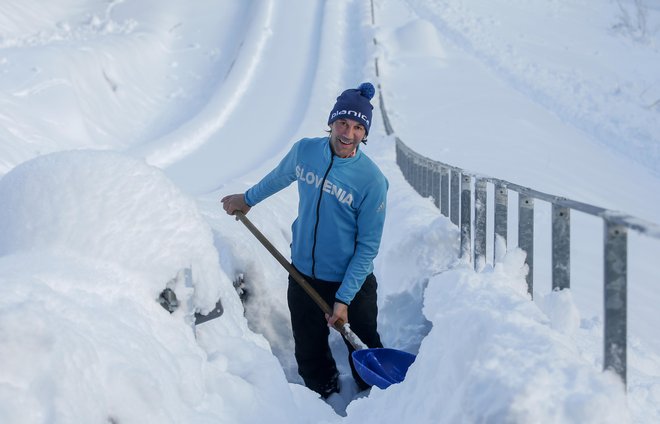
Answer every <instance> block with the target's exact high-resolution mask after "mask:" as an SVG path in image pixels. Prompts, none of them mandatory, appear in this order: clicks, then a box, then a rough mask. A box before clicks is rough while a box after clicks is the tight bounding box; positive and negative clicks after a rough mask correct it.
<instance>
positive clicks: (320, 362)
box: [287, 274, 383, 396]
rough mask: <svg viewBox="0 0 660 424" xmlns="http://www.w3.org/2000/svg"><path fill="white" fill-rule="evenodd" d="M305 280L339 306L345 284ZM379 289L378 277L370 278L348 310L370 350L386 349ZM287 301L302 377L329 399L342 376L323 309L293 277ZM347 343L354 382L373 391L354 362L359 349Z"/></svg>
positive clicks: (349, 318)
mask: <svg viewBox="0 0 660 424" xmlns="http://www.w3.org/2000/svg"><path fill="white" fill-rule="evenodd" d="M305 279H306V280H307V282H309V283H310V285H311V286H312V287H313V288H314V290H316V291H317V292H318V293H319V295H320V296H321V297H322V298H323V299H324V300H325V301H326V302H327V303H328V305H330V307H331V308H332V305H334V303H335V293H336V292H337V290H338V289H339V286H340V284H341V283H338V282H329V281H323V280H316V279H312V278H311V277H307V276H305ZM377 287H378V283H377V282H376V277H375V276H374V275H373V274H369V275H368V276H367V278H366V280H365V282H364V284H363V285H362V288H361V289H360V291H359V292H358V293H357V294H356V295H355V298H354V299H353V301H352V302H351V304H350V305H349V306H348V320H349V323H350V325H351V330H353V332H354V333H355V334H357V336H358V337H359V338H360V340H362V341H363V342H364V343H365V344H366V345H367V346H368V347H370V348H375V347H383V344H382V343H381V341H380V336H379V335H378V331H377V328H376V318H377V317H378V306H377V303H376V289H377ZM287 300H288V303H289V311H290V312H291V326H292V328H293V340H294V342H295V356H296V361H297V362H298V373H299V374H300V376H301V377H302V378H303V380H304V381H305V385H306V386H307V387H308V388H310V389H312V390H314V391H315V392H317V393H320V394H321V395H323V396H327V395H329V394H330V393H331V392H332V390H333V389H335V388H336V384H337V376H338V373H337V366H336V364H335V360H334V359H333V358H332V353H331V351H330V346H329V345H328V335H329V332H330V329H329V328H328V322H327V321H326V319H325V315H324V313H323V311H321V308H319V306H318V305H316V303H314V301H313V300H312V298H311V297H310V296H309V295H308V294H307V293H306V292H305V291H304V290H303V288H302V287H300V285H299V284H298V283H297V282H296V281H295V280H294V279H293V278H292V277H291V276H289V288H288V292H287ZM344 342H345V343H346V346H347V347H348V356H349V363H350V365H351V372H352V373H353V378H354V379H355V381H356V383H357V384H358V387H359V388H360V389H361V390H365V389H367V388H369V385H368V384H367V383H365V382H364V381H363V380H362V378H360V376H359V375H358V374H357V372H356V371H355V366H354V365H353V359H352V358H351V353H352V352H353V351H354V350H355V349H353V346H351V345H350V343H348V342H346V341H345V340H344ZM333 386H334V387H333Z"/></svg>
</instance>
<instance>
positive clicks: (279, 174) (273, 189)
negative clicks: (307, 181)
mask: <svg viewBox="0 0 660 424" xmlns="http://www.w3.org/2000/svg"><path fill="white" fill-rule="evenodd" d="M299 146H300V141H298V142H296V144H294V145H293V147H291V150H289V153H287V154H286V156H284V158H283V159H282V161H280V163H279V165H277V167H275V169H273V170H272V171H270V172H269V173H268V174H267V175H266V176H265V177H263V178H262V179H261V181H259V182H258V183H257V184H255V185H253V186H252V187H251V188H249V189H248V190H247V191H246V192H245V202H246V203H247V204H248V206H254V205H256V204H257V203H259V202H261V201H262V200H264V199H266V198H267V197H269V196H272V195H273V194H275V193H277V192H278V191H280V190H282V189H284V188H286V187H288V186H289V185H290V184H291V183H292V182H294V181H295V180H296V158H297V156H298V149H299Z"/></svg>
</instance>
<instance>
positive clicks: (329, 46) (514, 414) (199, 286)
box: [0, 0, 660, 424]
mask: <svg viewBox="0 0 660 424" xmlns="http://www.w3.org/2000/svg"><path fill="white" fill-rule="evenodd" d="M372 12H373V15H372ZM374 40H375V41H376V43H374ZM375 59H377V60H378V75H377V74H376V66H375ZM363 81H372V82H374V83H375V84H376V83H378V84H380V86H381V88H382V93H383V99H384V101H385V105H386V107H387V112H388V115H389V117H390V120H391V123H392V125H393V127H394V129H395V131H396V135H397V136H398V137H399V138H401V139H402V140H403V141H404V142H405V143H407V144H408V145H409V146H410V147H411V148H413V149H414V150H416V151H418V152H419V153H421V154H423V155H425V156H428V157H430V158H432V159H435V160H438V161H441V162H444V163H448V164H451V165H454V166H459V167H462V168H464V169H468V170H470V171H473V172H477V173H480V174H485V175H490V176H493V177H497V178H502V179H506V180H509V181H511V182H514V183H517V184H521V185H525V186H528V187H531V188H534V189H537V190H541V191H544V192H548V193H552V194H556V195H560V196H565V197H568V198H571V199H574V200H578V201H582V202H586V203H592V204H594V205H597V206H601V207H606V208H609V209H613V210H617V211H622V212H623V213H627V214H630V215H633V216H635V217H638V218H640V219H643V220H646V221H650V222H654V223H656V224H657V223H659V222H660V196H658V195H657V193H660V119H659V116H658V115H659V114H660V5H658V3H657V2H656V1H654V0H597V1H596V2H595V3H594V1H586V0H579V1H575V0H526V1H518V0H516V1H503V0H492V1H481V2H463V1H459V0H374V2H373V4H372V3H370V2H365V1H359V0H346V1H331V2H330V1H328V2H326V1H322V0H312V1H309V0H305V1H303V0H299V1H292V2H276V1H274V0H257V1H241V0H223V1H222V2H212V1H196V2H188V3H184V2H177V1H169V0H168V1H153V0H144V1H139V2H138V1H135V0H111V1H106V2H98V1H90V0H54V1H50V2H38V1H34V0H28V1H24V0H22V1H19V0H5V1H3V2H2V3H0V422H2V423H12V424H13V423H21V424H22V423H80V422H101V423H138V422H139V423H151V422H153V423H206V422H209V423H211V422H213V423H217V422H221V423H225V422H226V423H257V422H272V423H297V422H300V423H340V422H342V423H344V422H345V423H352V422H356V423H358V422H359V423H364V422H381V423H401V422H411V423H457V422H466V423H477V422H497V423H500V422H507V423H508V422H511V423H531V422H535V423H623V422H634V423H656V422H660V341H658V338H657V328H658V326H660V316H659V314H658V312H657V305H658V304H660V293H658V290H657V284H654V283H655V282H656V281H657V274H658V267H657V263H656V262H657V258H658V252H660V240H656V239H653V238H649V237H646V236H644V235H639V234H636V233H634V232H631V233H630V234H629V251H628V268H629V276H628V277H629V278H628V280H629V293H628V374H627V385H624V384H623V383H622V382H621V381H620V379H619V378H618V377H617V376H616V375H615V374H613V373H612V372H609V371H608V372H603V371H602V368H603V365H602V364H603V353H602V350H603V345H602V343H603V341H602V339H603V321H604V318H603V295H602V291H603V288H602V278H603V259H602V239H603V236H602V222H601V221H600V220H599V219H597V218H593V217H590V216H587V215H584V214H579V213H575V214H574V215H572V216H571V225H572V239H571V252H572V258H571V277H572V279H571V289H568V290H563V291H552V290H551V279H552V276H551V267H550V264H549V256H550V248H549V240H550V235H549V230H548V229H547V224H548V223H549V222H550V221H549V220H550V218H549V216H550V208H549V206H548V205H543V204H542V203H541V204H539V205H538V206H537V208H536V211H535V214H536V216H535V218H536V222H535V234H536V235H537V240H536V242H535V255H536V256H535V263H534V281H535V286H534V296H533V300H532V298H531V297H530V296H529V295H528V294H527V285H526V282H525V275H526V274H527V272H528V268H527V266H526V265H525V252H523V251H522V250H520V249H519V248H518V247H517V246H516V245H515V242H514V241H513V240H516V239H517V229H516V228H509V234H508V240H509V246H508V250H507V251H506V254H504V255H502V256H501V257H498V258H497V260H495V261H494V260H493V258H492V256H493V254H492V251H493V249H492V248H493V244H494V243H493V241H492V240H491V241H490V242H489V246H488V248H489V252H490V258H489V260H488V261H487V263H486V264H484V266H483V267H481V269H480V271H478V272H476V271H474V267H473V265H472V264H470V263H468V262H466V261H465V260H459V259H458V252H459V230H458V228H456V226H454V225H453V224H452V223H451V222H450V221H449V220H448V219H447V218H445V217H444V216H442V215H441V214H440V212H439V211H438V210H437V209H436V208H435V207H434V205H433V202H432V199H425V198H422V197H420V196H419V195H418V194H417V193H416V192H415V191H414V190H413V189H412V188H411V187H410V186H409V185H408V183H407V182H406V181H405V179H404V178H403V176H402V174H401V172H400V170H399V169H398V167H397V165H396V162H395V150H394V146H395V141H394V137H393V136H388V135H386V133H385V130H384V128H383V125H382V117H381V110H380V108H379V107H378V100H379V99H378V97H376V98H374V102H373V103H374V105H375V109H374V119H373V121H374V124H373V125H372V128H371V132H370V135H369V143H368V144H367V145H366V146H364V147H363V149H364V151H365V152H366V153H367V154H368V155H369V156H370V157H371V158H373V159H374V160H375V161H376V162H377V163H378V165H379V166H380V167H381V169H382V170H383V172H384V173H385V175H386V176H387V178H388V180H389V182H390V190H389V193H388V211H387V219H386V226H385V231H384V234H383V240H382V245H381V249H380V253H379V256H378V257H377V259H376V261H375V274H376V276H377V278H378V282H379V287H378V295H379V300H378V302H379V308H380V310H379V331H380V333H381V336H382V338H383V341H384V343H385V345H386V346H388V347H392V348H395V349H401V350H405V351H408V352H411V353H414V354H416V355H417V360H416V361H415V363H414V364H413V365H412V366H411V367H410V369H409V371H408V374H407V376H406V378H405V380H404V381H403V382H402V383H400V384H397V385H393V386H391V387H389V388H388V389H386V390H381V389H378V388H372V389H371V391H370V392H365V393H356V386H355V385H354V384H353V383H352V378H351V377H350V371H349V370H348V364H347V362H346V349H345V347H344V346H343V343H342V341H341V339H340V337H339V336H338V335H337V334H335V333H333V334H332V335H331V346H332V348H333V351H335V353H336V355H335V356H336V358H337V360H338V366H339V369H340V372H341V377H340V380H341V384H342V390H341V393H340V394H338V395H335V396H333V397H332V398H331V399H330V401H329V403H326V402H324V401H322V400H321V399H319V397H318V396H317V395H316V394H315V393H314V392H312V391H310V390H308V389H307V388H305V387H304V386H303V385H302V380H301V379H300V377H299V376H298V375H297V369H296V364H295V360H294V357H293V341H292V336H291V328H290V324H289V314H288V308H287V304H286V285H287V279H286V271H284V270H283V269H282V268H281V267H280V265H279V264H277V263H276V262H275V260H273V258H272V257H271V256H270V255H269V254H268V253H267V252H266V251H265V249H263V247H262V246H261V245H260V244H259V243H258V241H256V240H255V239H254V238H253V237H252V236H251V235H250V234H249V232H248V231H247V230H246V229H245V228H243V226H242V225H241V224H240V223H238V222H236V221H235V220H234V219H233V218H232V217H229V216H227V215H226V214H225V213H224V212H223V211H222V208H221V207H220V204H219V201H218V199H219V198H221V197H222V196H224V195H226V194H230V193H235V192H242V191H244V190H246V189H247V188H249V187H250V186H251V185H252V184H254V183H255V182H257V181H258V180H259V179H260V178H261V177H262V176H263V175H265V173H267V172H268V171H269V170H270V169H272V167H273V166H275V165H276V164H277V163H278V162H279V160H280V158H281V156H282V155H283V154H284V153H285V152H286V151H287V150H288V148H289V147H290V146H291V145H292V143H294V142H295V141H296V140H297V139H298V138H300V137H303V136H320V135H322V134H323V131H324V130H325V129H326V128H327V127H326V125H325V123H326V122H327V116H328V112H329V110H330V108H331V107H332V105H333V103H334V100H335V97H336V96H337V95H338V94H339V93H340V92H341V91H342V90H344V89H346V88H349V87H356V86H357V85H358V84H359V83H360V82H363ZM491 191H492V189H491ZM512 197H513V196H511V197H510V206H511V208H510V214H513V213H514V212H511V211H512V210H515V207H514V206H515V205H517V203H516V202H515V199H514V198H512ZM296 203H297V193H296V190H295V188H294V187H293V186H292V187H290V188H288V189H285V190H283V191H282V192H281V193H279V194H277V195H276V196H273V197H271V198H269V199H267V200H266V201H264V202H263V203H261V204H259V205H258V206H257V207H255V208H253V209H252V210H251V211H250V214H249V217H250V219H251V220H252V221H253V222H254V223H255V225H256V226H257V227H258V228H260V229H261V231H262V232H263V233H264V234H265V235H266V236H267V237H268V238H269V239H270V240H271V241H272V242H273V244H274V245H275V246H276V247H277V248H278V249H279V250H280V251H281V252H282V253H284V254H285V255H288V254H289V243H290V241H291V234H290V225H291V222H292V221H293V219H295V214H296ZM491 210H492V209H491ZM491 221H492V219H491ZM489 225H492V222H490V221H489ZM510 227H511V226H510ZM185 270H189V273H186V272H184V271H185ZM186 275H187V276H190V277H191V278H187V277H186ZM239 276H240V277H241V278H242V279H243V280H244V282H245V283H244V284H245V285H244V287H243V289H244V290H245V293H246V297H245V302H244V303H243V302H242V301H241V299H240V298H239V295H238V292H237V290H236V288H235V287H234V283H235V282H236V281H238V280H239ZM165 287H169V288H171V289H172V290H174V292H175V293H176V295H177V298H178V299H179V301H180V307H179V308H178V309H177V310H176V311H175V312H174V313H172V314H170V313H168V312H167V311H166V310H165V309H163V308H162V307H161V306H160V305H159V303H158V301H157V298H158V296H159V293H160V292H161V291H162V290H163V289H164V288H165ZM218 299H221V300H222V304H223V307H224V314H223V315H222V316H221V317H219V318H217V319H215V320H212V321H209V322H207V323H204V324H200V325H198V326H195V325H194V324H193V321H194V318H193V314H194V312H202V313H206V312H208V311H210V310H211V309H212V308H213V306H214V305H215V303H216V301H217V300H218Z"/></svg>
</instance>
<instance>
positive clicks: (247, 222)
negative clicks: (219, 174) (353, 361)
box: [234, 211, 365, 350]
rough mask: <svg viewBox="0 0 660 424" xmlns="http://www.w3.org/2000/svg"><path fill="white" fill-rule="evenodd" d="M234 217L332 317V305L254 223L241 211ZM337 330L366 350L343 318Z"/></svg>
mask: <svg viewBox="0 0 660 424" xmlns="http://www.w3.org/2000/svg"><path fill="white" fill-rule="evenodd" d="M234 215H235V216H236V219H237V220H239V221H241V222H242V223H243V225H245V226H246V227H247V229H248V230H250V232H251V233H252V234H253V235H254V236H255V237H256V238H257V240H259V241H260V242H261V244H263V246H264V247H265V248H266V250H268V251H269V252H270V254H271V255H273V257H274V258H275V259H276V260H277V262H279V263H280V264H281V265H282V266H283V267H284V269H286V270H287V271H288V272H289V274H291V277H293V279H294V280H295V281H296V282H297V283H298V284H300V286H301V287H302V288H303V290H305V292H306V293H307V294H308V295H309V296H310V297H311V298H312V300H313V301H314V303H316V304H317V305H318V306H319V308H321V310H322V311H323V312H324V313H326V314H328V315H332V308H330V305H328V304H327V303H326V301H325V300H323V298H322V297H321V296H320V295H319V294H318V292H317V291H316V290H314V288H313V287H312V286H311V285H310V284H309V283H308V282H307V280H305V277H303V276H302V275H301V274H300V273H299V272H298V270H297V269H295V268H294V267H293V266H292V265H291V264H290V263H289V261H287V260H286V258H285V257H284V256H283V255H282V254H281V253H280V252H279V251H278V250H277V249H276V248H275V246H273V244H272V243H271V242H270V241H269V240H268V239H267V238H266V236H264V235H263V234H262V233H261V231H259V229H257V227H255V226H254V224H252V222H251V221H250V220H249V219H248V218H247V217H246V216H245V214H244V213H243V212H241V211H236V212H234ZM333 327H334V328H335V330H337V331H339V332H340V333H341V335H342V336H344V338H345V339H346V340H348V342H349V343H350V344H351V345H352V346H353V347H354V348H355V349H357V350H360V349H364V348H365V345H364V343H362V341H361V340H360V339H359V338H358V337H357V336H356V335H355V333H353V332H352V331H351V330H350V328H349V327H348V324H347V323H345V322H344V321H343V320H342V319H341V318H340V319H338V320H337V321H335V324H334V326H333Z"/></svg>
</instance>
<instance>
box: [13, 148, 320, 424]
mask: <svg viewBox="0 0 660 424" xmlns="http://www.w3.org/2000/svg"><path fill="white" fill-rule="evenodd" d="M0 204H2V208H0V234H2V238H1V239H0V334H2V338H0V364H2V369H3V371H2V373H1V377H0V421H1V422H7V423H10V422H11V423H14V422H16V423H18V422H21V423H29V422H56V421H57V422H60V421H61V422H158V423H162V422H218V421H220V422H258V421H265V420H266V419H268V420H269V421H270V422H291V420H292V417H298V418H299V419H300V420H301V421H305V420H306V418H305V417H304V414H301V413H299V412H297V409H298V406H296V405H297V404H296V402H306V403H309V401H310V400H311V399H313V398H314V396H312V395H311V394H310V393H309V392H308V391H307V389H304V388H301V387H296V390H294V391H293V392H292V390H290V388H289V385H288V383H287V382H286V379H285V378H284V374H283V373H282V370H281V368H280V366H279V363H278V362H277V360H276V359H275V357H274V356H273V355H272V354H271V352H270V349H269V347H268V345H267V343H266V342H265V340H264V339H263V338H262V337H260V336H257V335H255V334H253V333H252V332H250V331H249V330H248V329H247V325H246V323H245V320H244V318H243V310H242V307H241V305H240V301H239V300H238V297H237V295H236V293H235V291H234V289H233V286H232V283H231V281H230V280H229V278H228V277H227V276H226V275H225V274H224V273H223V272H222V271H221V269H220V265H219V262H218V257H217V251H216V250H215V248H214V246H213V241H212V236H211V231H210V228H209V227H208V226H207V224H206V223H205V222H204V220H203V219H202V218H201V215H200V214H199V213H198V211H197V208H196V205H195V203H194V201H193V200H192V199H189V198H187V197H186V196H184V195H183V194H182V193H181V192H180V191H179V190H178V189H177V188H176V187H175V186H174V185H173V184H172V183H171V182H170V181H169V180H167V178H165V177H164V175H163V174H162V172H161V171H159V170H158V169H156V168H152V167H150V166H147V165H146V164H144V162H142V161H138V160H135V159H132V158H128V157H125V156H122V155H119V154H115V153H107V152H94V151H74V152H62V153H56V154H51V155H47V156H42V157H39V158H37V159H34V160H31V161H29V162H26V163H24V164H22V165H20V166H18V167H16V168H15V169H14V170H12V171H11V172H10V173H9V174H7V175H6V176H5V177H4V178H3V179H2V180H0ZM184 267H192V270H193V285H194V287H186V284H185V283H183V282H180V283H179V284H177V286H176V287H175V291H176V292H177V294H178V297H179V299H180V300H182V301H183V306H182V307H181V308H180V309H179V310H178V311H177V312H175V313H174V314H173V315H170V314H169V313H167V312H166V311H165V310H164V309H163V308H161V307H160V305H158V303H157V302H156V298H157V296H158V294H159V293H160V291H161V290H162V289H163V288H164V287H165V284H166V283H167V282H168V280H169V279H171V278H172V277H173V276H174V275H175V274H176V273H177V271H178V270H180V269H181V268H184ZM219 296H222V299H223V304H224V307H225V314H224V315H223V316H222V317H220V318H218V319H216V320H214V321H211V322H209V323H206V324H203V325H201V326H199V327H197V334H195V331H193V328H192V326H191V324H190V318H191V317H190V314H191V313H192V310H193V309H194V308H209V307H211V306H212V305H213V304H214V303H215V301H216V299H217V298H218V297H219ZM196 338H197V339H196ZM200 346H201V347H200ZM301 399H302V400H301ZM319 403H320V402H319ZM246 404H251V405H253V407H251V408H245V405H246ZM305 410H306V411H313V413H314V415H315V416H317V417H319V416H320V417H323V416H324V414H328V415H327V416H328V417H332V414H331V412H330V410H329V408H323V405H322V406H321V407H320V410H319V411H315V410H314V408H313V407H310V406H306V408H305ZM294 421H295V418H294Z"/></svg>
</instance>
